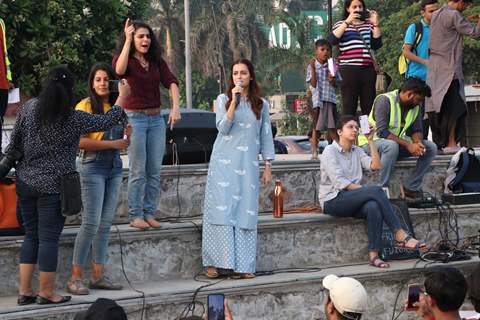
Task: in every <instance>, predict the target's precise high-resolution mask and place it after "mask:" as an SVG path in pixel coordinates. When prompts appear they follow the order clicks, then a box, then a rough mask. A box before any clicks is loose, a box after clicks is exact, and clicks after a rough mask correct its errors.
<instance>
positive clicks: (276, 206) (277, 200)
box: [273, 179, 283, 218]
mask: <svg viewBox="0 0 480 320" xmlns="http://www.w3.org/2000/svg"><path fill="white" fill-rule="evenodd" d="M273 193H274V199H273V217H274V218H283V190H282V182H281V181H280V179H276V180H275V189H274V191H273Z"/></svg>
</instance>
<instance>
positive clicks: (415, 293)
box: [407, 283, 420, 310]
mask: <svg viewBox="0 0 480 320" xmlns="http://www.w3.org/2000/svg"><path fill="white" fill-rule="evenodd" d="M419 299H420V284H418V283H412V284H409V285H408V301H407V310H415V309H417V306H415V305H414V304H415V303H417V302H418V301H419Z"/></svg>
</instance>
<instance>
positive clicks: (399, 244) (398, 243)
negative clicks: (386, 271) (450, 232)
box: [395, 235, 427, 250]
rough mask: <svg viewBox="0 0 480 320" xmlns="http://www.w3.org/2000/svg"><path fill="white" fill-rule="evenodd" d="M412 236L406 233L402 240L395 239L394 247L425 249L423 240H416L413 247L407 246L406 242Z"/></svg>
mask: <svg viewBox="0 0 480 320" xmlns="http://www.w3.org/2000/svg"><path fill="white" fill-rule="evenodd" d="M412 239H413V237H412V236H411V235H407V236H406V237H405V238H404V239H403V240H400V241H398V240H395V247H397V248H401V249H407V250H425V249H427V245H426V244H425V242H423V241H420V240H417V239H415V240H417V244H416V245H415V246H414V247H407V242H408V241H410V240H412Z"/></svg>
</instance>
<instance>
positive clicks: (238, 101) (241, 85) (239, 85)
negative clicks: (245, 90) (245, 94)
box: [235, 80, 243, 107]
mask: <svg viewBox="0 0 480 320" xmlns="http://www.w3.org/2000/svg"><path fill="white" fill-rule="evenodd" d="M235 86H237V87H243V81H242V80H238V81H237V82H235ZM239 104H240V92H237V93H235V107H238V105H239Z"/></svg>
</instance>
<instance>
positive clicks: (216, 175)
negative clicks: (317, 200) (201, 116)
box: [203, 94, 275, 230]
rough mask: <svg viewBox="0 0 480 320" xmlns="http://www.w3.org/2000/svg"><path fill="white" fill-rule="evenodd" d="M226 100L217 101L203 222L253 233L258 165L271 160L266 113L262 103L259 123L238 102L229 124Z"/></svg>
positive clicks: (247, 107) (243, 102) (246, 105)
mask: <svg viewBox="0 0 480 320" xmlns="http://www.w3.org/2000/svg"><path fill="white" fill-rule="evenodd" d="M227 100H228V97H227V96H226V95H224V94H222V95H220V96H219V97H218V98H217V110H216V124H217V129H218V135H217V139H216V140H215V144H214V146H213V151H212V156H211V159H210V166H209V170H208V177H207V185H206V190H205V204H204V213H203V219H204V221H206V222H208V223H210V224H214V225H225V226H234V227H239V228H243V229H249V230H253V229H256V227H257V219H258V194H259V184H260V176H259V162H258V155H259V153H261V154H262V157H263V159H270V160H272V159H273V158H274V156H275V150H274V147H273V137H272V130H271V124H270V115H269V112H268V103H267V102H266V101H264V103H263V109H262V113H261V118H260V120H257V118H256V117H255V114H254V113H253V111H252V109H251V107H250V103H249V102H248V101H247V100H246V99H244V98H242V100H241V102H240V104H239V105H238V107H237V109H236V110H235V113H234V119H233V121H229V120H228V119H227V114H226V109H225V105H226V103H227Z"/></svg>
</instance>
